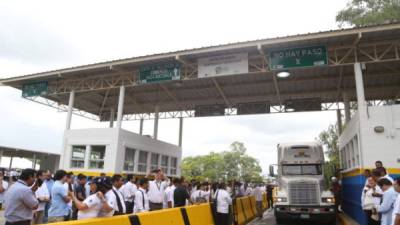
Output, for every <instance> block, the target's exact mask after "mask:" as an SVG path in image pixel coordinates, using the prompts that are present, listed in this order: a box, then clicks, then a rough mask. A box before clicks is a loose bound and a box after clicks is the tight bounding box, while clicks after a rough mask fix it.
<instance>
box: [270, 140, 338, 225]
mask: <svg viewBox="0 0 400 225" xmlns="http://www.w3.org/2000/svg"><path fill="white" fill-rule="evenodd" d="M324 162H325V161H324V152H323V149H322V145H321V144H320V143H318V142H310V143H288V144H278V174H277V182H278V188H277V191H276V193H275V208H274V214H275V218H276V220H277V223H278V224H279V223H283V222H285V221H286V220H298V219H302V220H310V221H318V222H320V223H328V224H335V223H336V212H335V199H334V197H333V193H332V192H331V191H330V190H329V188H327V187H325V181H324V175H323V164H324ZM270 174H271V176H275V174H274V169H273V167H270Z"/></svg>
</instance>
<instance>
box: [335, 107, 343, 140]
mask: <svg viewBox="0 0 400 225" xmlns="http://www.w3.org/2000/svg"><path fill="white" fill-rule="evenodd" d="M336 116H337V124H338V131H339V135H341V134H342V130H343V129H342V128H343V127H342V112H341V110H340V109H338V110H336Z"/></svg>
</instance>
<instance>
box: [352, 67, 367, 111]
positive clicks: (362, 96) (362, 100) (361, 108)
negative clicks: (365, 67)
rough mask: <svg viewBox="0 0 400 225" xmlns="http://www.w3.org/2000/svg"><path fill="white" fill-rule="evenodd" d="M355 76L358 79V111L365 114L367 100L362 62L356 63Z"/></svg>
mask: <svg viewBox="0 0 400 225" xmlns="http://www.w3.org/2000/svg"><path fill="white" fill-rule="evenodd" d="M354 76H355V80H356V91H357V106H358V112H359V113H362V114H363V113H364V112H365V107H366V101H365V92H364V82H363V77H362V76H363V75H362V70H361V64H360V63H358V62H357V63H354Z"/></svg>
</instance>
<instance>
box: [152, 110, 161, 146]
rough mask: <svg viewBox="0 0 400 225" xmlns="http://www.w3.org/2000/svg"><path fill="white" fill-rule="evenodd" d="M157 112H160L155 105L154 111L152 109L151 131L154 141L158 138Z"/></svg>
mask: <svg viewBox="0 0 400 225" xmlns="http://www.w3.org/2000/svg"><path fill="white" fill-rule="evenodd" d="M159 111H160V108H159V106H158V105H156V106H155V109H154V129H153V138H154V139H156V140H157V136H158V119H159Z"/></svg>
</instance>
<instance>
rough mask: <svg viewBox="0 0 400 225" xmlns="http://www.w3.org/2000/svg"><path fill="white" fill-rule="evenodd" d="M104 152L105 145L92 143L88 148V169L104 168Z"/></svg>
mask: <svg viewBox="0 0 400 225" xmlns="http://www.w3.org/2000/svg"><path fill="white" fill-rule="evenodd" d="M105 154H106V146H104V145H93V146H91V150H90V163H89V168H90V169H104V158H105V157H104V156H105Z"/></svg>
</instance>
